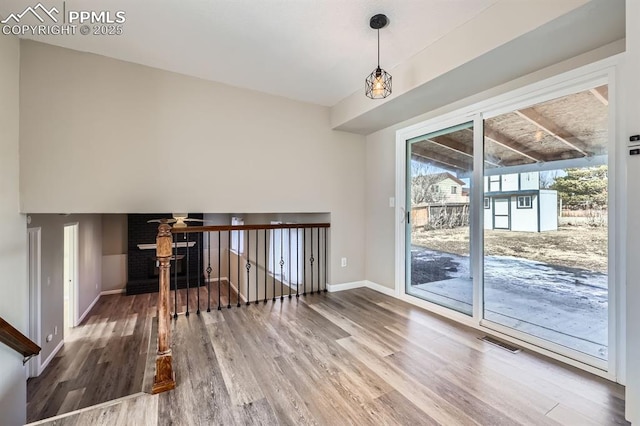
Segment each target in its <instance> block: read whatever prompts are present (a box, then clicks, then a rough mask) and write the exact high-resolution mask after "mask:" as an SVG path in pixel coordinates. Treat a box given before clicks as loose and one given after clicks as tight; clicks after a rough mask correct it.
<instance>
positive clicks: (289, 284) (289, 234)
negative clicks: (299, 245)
mask: <svg viewBox="0 0 640 426" xmlns="http://www.w3.org/2000/svg"><path fill="white" fill-rule="evenodd" d="M287 236H288V237H289V245H288V246H287V251H288V252H289V276H288V277H287V281H288V282H287V286H288V287H289V299H291V282H292V281H291V228H289V229H287Z"/></svg>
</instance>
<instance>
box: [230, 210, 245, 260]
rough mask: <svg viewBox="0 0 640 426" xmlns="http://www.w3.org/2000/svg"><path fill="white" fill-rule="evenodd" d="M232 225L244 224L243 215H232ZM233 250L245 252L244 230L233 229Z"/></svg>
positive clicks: (231, 245)
mask: <svg viewBox="0 0 640 426" xmlns="http://www.w3.org/2000/svg"><path fill="white" fill-rule="evenodd" d="M231 225H234V226H235V225H244V220H243V219H242V218H241V217H232V218H231ZM229 247H231V251H235V252H236V253H244V231H231V244H229Z"/></svg>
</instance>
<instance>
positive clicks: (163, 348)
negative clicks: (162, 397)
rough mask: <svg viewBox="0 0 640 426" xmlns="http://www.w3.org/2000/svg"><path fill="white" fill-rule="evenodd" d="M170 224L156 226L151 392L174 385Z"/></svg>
mask: <svg viewBox="0 0 640 426" xmlns="http://www.w3.org/2000/svg"><path fill="white" fill-rule="evenodd" d="M172 243H173V241H172V237H171V226H169V225H167V224H166V223H162V224H160V226H159V227H158V236H157V237H156V257H157V259H158V264H159V265H158V266H159V275H160V291H159V294H158V356H157V358H156V375H155V377H154V379H153V386H152V388H151V393H154V394H156V393H161V392H166V391H168V390H171V389H174V388H175V387H176V379H175V375H174V373H173V366H172V355H171V329H170V327H169V322H170V320H171V317H170V313H169V280H170V271H169V267H170V264H171V254H172Z"/></svg>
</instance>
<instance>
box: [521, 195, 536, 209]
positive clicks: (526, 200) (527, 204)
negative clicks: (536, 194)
mask: <svg viewBox="0 0 640 426" xmlns="http://www.w3.org/2000/svg"><path fill="white" fill-rule="evenodd" d="M532 207H533V204H532V202H531V195H520V196H519V197H518V208H519V209H530V208H532Z"/></svg>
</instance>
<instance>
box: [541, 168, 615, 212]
mask: <svg viewBox="0 0 640 426" xmlns="http://www.w3.org/2000/svg"><path fill="white" fill-rule="evenodd" d="M565 172H566V173H567V175H566V176H562V177H557V178H556V179H555V182H554V183H553V184H552V185H551V189H555V190H556V191H558V194H559V196H560V197H561V198H562V205H563V207H565V208H568V209H572V210H579V209H594V208H604V207H606V206H607V183H608V170H607V166H597V167H587V168H580V169H566V170H565Z"/></svg>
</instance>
